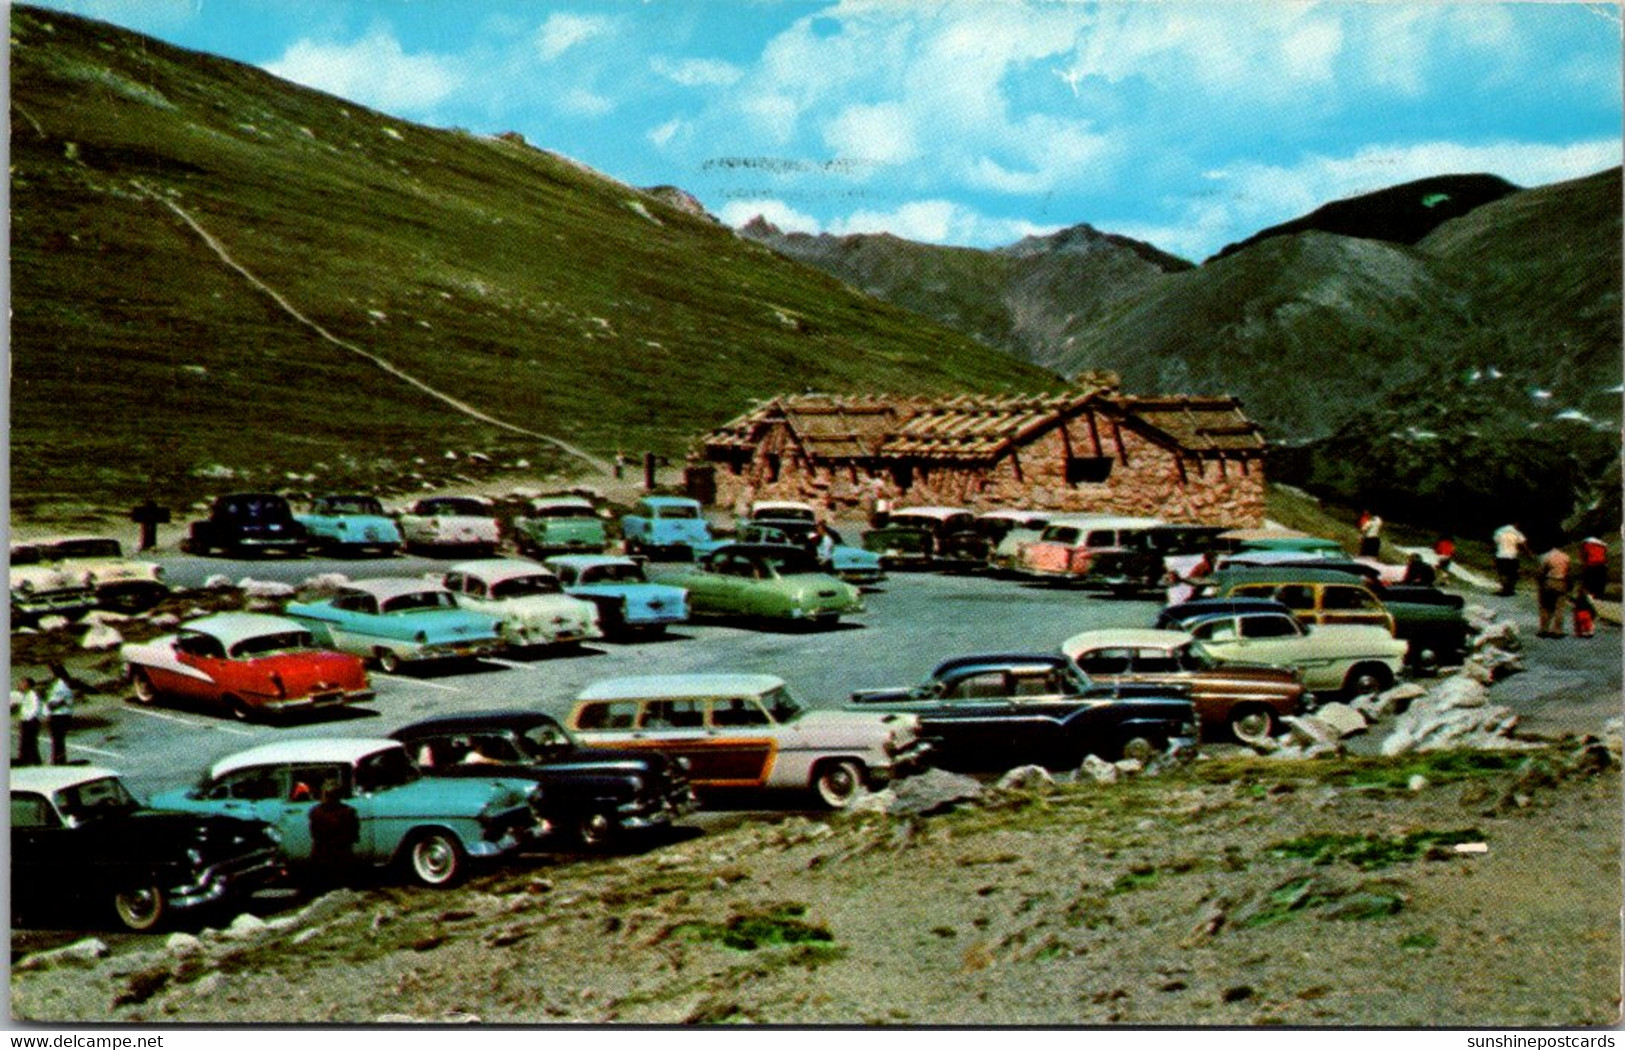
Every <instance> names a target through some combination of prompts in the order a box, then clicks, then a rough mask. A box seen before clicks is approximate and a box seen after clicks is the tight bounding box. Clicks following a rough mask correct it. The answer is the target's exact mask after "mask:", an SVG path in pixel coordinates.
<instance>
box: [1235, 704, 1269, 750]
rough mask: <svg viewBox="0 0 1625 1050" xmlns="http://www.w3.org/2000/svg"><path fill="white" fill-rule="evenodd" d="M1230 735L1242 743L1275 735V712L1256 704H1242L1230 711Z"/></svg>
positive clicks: (1253, 742)
mask: <svg viewBox="0 0 1625 1050" xmlns="http://www.w3.org/2000/svg"><path fill="white" fill-rule="evenodd" d="M1230 735H1231V736H1233V737H1235V738H1236V739H1237V740H1238V741H1240V742H1241V743H1243V744H1256V743H1259V742H1260V741H1262V740H1265V739H1267V738H1269V737H1271V736H1274V735H1275V712H1274V711H1271V710H1270V709H1269V708H1267V707H1262V706H1260V705H1258V704H1244V705H1242V706H1241V707H1238V708H1236V709H1235V710H1234V711H1231V712H1230Z"/></svg>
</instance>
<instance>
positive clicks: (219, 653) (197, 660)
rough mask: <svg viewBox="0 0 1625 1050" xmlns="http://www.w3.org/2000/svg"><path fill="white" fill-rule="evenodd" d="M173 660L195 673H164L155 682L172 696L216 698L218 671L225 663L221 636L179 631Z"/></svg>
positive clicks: (219, 681) (218, 680)
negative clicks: (219, 637) (180, 632)
mask: <svg viewBox="0 0 1625 1050" xmlns="http://www.w3.org/2000/svg"><path fill="white" fill-rule="evenodd" d="M175 660H176V662H178V663H180V664H181V665H182V666H184V667H188V668H191V669H192V670H193V671H195V672H196V674H179V673H168V674H166V673H164V672H162V671H161V670H160V671H158V672H157V674H158V675H162V680H161V681H158V680H155V681H154V683H153V684H154V685H156V686H158V688H160V689H162V690H164V691H165V692H168V693H171V694H173V695H175V696H180V697H186V698H188V699H193V700H218V699H219V698H220V693H221V673H222V671H223V670H225V667H224V666H223V665H225V664H227V660H226V650H225V647H224V646H223V645H221V644H220V639H218V638H215V637H212V636H210V635H206V634H182V635H180V637H178V638H176V639H175Z"/></svg>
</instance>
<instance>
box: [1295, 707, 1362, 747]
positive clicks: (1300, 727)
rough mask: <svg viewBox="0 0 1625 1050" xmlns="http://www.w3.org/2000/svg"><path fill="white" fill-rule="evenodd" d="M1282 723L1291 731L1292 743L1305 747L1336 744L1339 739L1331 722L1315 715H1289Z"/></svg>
mask: <svg viewBox="0 0 1625 1050" xmlns="http://www.w3.org/2000/svg"><path fill="white" fill-rule="evenodd" d="M1281 721H1282V723H1284V724H1285V725H1286V727H1287V728H1288V729H1289V730H1291V734H1292V741H1293V742H1294V743H1296V744H1300V745H1302V746H1303V747H1312V746H1314V745H1315V744H1335V743H1337V741H1338V739H1339V734H1338V732H1337V730H1336V729H1334V728H1333V727H1332V725H1331V724H1330V723H1329V722H1326V721H1324V720H1322V719H1320V718H1318V717H1316V716H1314V715H1287V716H1285V717H1284V718H1282V719H1281ZM1362 721H1363V719H1362Z"/></svg>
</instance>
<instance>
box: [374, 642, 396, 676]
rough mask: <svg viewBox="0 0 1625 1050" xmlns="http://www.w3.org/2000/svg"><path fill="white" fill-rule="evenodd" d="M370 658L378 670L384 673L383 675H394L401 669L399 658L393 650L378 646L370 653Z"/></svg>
mask: <svg viewBox="0 0 1625 1050" xmlns="http://www.w3.org/2000/svg"><path fill="white" fill-rule="evenodd" d="M372 658H373V661H374V662H375V663H376V664H377V665H378V670H380V671H382V672H384V674H394V673H395V672H397V671H399V670H400V669H401V658H400V656H399V655H397V654H396V652H395V650H393V649H386V648H384V647H383V646H379V647H378V648H377V649H374V650H373V651H372Z"/></svg>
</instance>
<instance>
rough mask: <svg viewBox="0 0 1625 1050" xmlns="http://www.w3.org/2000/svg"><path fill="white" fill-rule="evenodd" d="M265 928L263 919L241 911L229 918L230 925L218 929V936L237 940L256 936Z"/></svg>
mask: <svg viewBox="0 0 1625 1050" xmlns="http://www.w3.org/2000/svg"><path fill="white" fill-rule="evenodd" d="M265 930H266V923H265V920H264V919H262V918H260V917H259V916H258V915H252V914H250V913H248V912H246V911H245V912H243V913H242V914H241V915H239V916H237V917H236V918H235V919H232V920H231V925H229V926H227V927H226V928H225V929H224V930H221V931H220V936H222V937H225V938H228V939H230V940H239V939H244V938H248V937H257V936H259V935H260V934H262V933H264V932H265Z"/></svg>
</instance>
